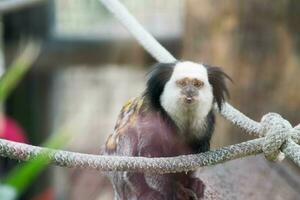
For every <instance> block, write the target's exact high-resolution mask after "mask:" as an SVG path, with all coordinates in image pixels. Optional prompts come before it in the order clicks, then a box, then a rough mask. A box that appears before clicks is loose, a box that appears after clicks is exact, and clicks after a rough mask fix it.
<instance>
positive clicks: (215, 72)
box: [204, 65, 232, 110]
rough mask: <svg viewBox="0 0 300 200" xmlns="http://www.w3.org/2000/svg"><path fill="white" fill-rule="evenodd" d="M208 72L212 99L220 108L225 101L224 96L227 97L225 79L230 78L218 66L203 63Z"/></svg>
mask: <svg viewBox="0 0 300 200" xmlns="http://www.w3.org/2000/svg"><path fill="white" fill-rule="evenodd" d="M204 66H205V67H206V69H207V73H208V81H209V83H210V84H211V85H212V88H213V95H214V101H215V102H216V103H217V105H218V108H219V109H220V110H221V108H222V104H223V103H224V102H225V98H226V97H229V92H228V89H227V86H226V82H225V79H226V78H227V79H229V80H230V81H232V80H231V78H230V77H229V76H228V75H227V74H226V73H225V72H223V71H222V69H221V68H220V67H215V66H209V65H204Z"/></svg>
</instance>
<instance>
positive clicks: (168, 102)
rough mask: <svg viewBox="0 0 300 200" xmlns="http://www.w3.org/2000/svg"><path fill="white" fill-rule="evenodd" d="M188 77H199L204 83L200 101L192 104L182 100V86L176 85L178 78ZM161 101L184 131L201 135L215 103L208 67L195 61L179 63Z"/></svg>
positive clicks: (200, 92)
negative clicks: (184, 102) (189, 104)
mask: <svg viewBox="0 0 300 200" xmlns="http://www.w3.org/2000/svg"><path fill="white" fill-rule="evenodd" d="M186 77H187V78H197V79H199V80H201V81H203V83H204V85H203V87H202V88H201V89H200V90H199V101H198V102H197V103H196V104H193V105H191V106H187V105H186V104H183V103H182V101H180V97H181V94H180V88H179V87H178V86H177V85H176V81H177V80H179V79H183V78H186ZM160 102H161V105H162V107H163V108H164V109H165V111H166V112H167V113H168V114H169V115H170V117H171V118H172V119H173V120H174V121H175V123H176V125H177V126H178V127H179V128H180V129H181V130H182V132H184V131H186V130H189V131H192V134H195V135H196V136H198V137H201V135H199V133H200V132H201V129H202V128H205V125H206V124H205V122H206V117H207V115H208V113H209V112H210V110H211V109H212V104H213V93H212V86H211V85H210V84H209V81H208V75H207V70H206V68H205V67H204V66H203V65H201V64H197V63H193V62H179V63H177V64H176V66H175V68H174V71H173V74H172V75H171V78H170V80H169V81H168V82H167V83H166V85H165V87H164V90H163V93H162V95H161V97H160ZM197 134H198V135H197Z"/></svg>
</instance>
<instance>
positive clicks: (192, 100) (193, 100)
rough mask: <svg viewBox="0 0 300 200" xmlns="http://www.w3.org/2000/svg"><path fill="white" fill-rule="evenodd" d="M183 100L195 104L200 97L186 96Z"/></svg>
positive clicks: (188, 103) (185, 102) (187, 103)
mask: <svg viewBox="0 0 300 200" xmlns="http://www.w3.org/2000/svg"><path fill="white" fill-rule="evenodd" d="M182 101H183V103H184V104H185V105H194V104H195V103H197V101H198V99H197V98H196V97H190V96H184V97H183V98H182Z"/></svg>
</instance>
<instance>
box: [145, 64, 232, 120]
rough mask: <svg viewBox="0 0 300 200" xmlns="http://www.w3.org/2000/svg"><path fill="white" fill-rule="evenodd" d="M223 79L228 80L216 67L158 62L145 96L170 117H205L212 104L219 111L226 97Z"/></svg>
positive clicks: (226, 91)
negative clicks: (185, 113)
mask: <svg viewBox="0 0 300 200" xmlns="http://www.w3.org/2000/svg"><path fill="white" fill-rule="evenodd" d="M225 78H229V77H228V76H227V75H226V74H225V73H224V72H223V71H222V70H221V69H220V68H219V67H211V66H207V65H202V64H197V63H193V62H187V61H184V62H180V61H179V62H176V63H160V64H158V65H157V66H155V67H154V69H153V71H151V72H150V74H149V79H148V82H147V90H146V94H147V95H148V96H149V97H150V100H151V102H152V104H153V106H154V107H155V108H158V109H164V110H165V111H166V112H167V113H168V114H169V115H171V116H173V115H180V114H182V111H184V110H185V111H186V110H191V111H197V112H198V113H199V112H200V113H201V115H202V117H206V116H207V114H208V113H209V111H210V110H211V109H212V107H213V104H214V103H217V105H218V107H219V109H221V107H222V104H223V102H224V100H225V97H226V95H228V90H227V87H226V84H225Z"/></svg>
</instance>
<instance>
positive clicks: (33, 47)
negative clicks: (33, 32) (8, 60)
mask: <svg viewBox="0 0 300 200" xmlns="http://www.w3.org/2000/svg"><path fill="white" fill-rule="evenodd" d="M39 50H40V46H39V45H37V44H35V43H29V44H28V45H27V46H26V48H25V49H24V51H23V52H22V53H21V55H20V56H19V57H18V58H17V59H16V60H15V61H14V62H13V63H12V65H11V66H10V67H8V69H7V71H6V73H5V74H4V75H3V76H2V77H1V79H0V104H1V103H3V102H4V101H5V99H6V98H7V96H8V95H9V94H10V93H11V91H12V90H13V89H14V88H15V87H16V86H17V84H18V83H19V82H20V80H21V79H22V78H23V77H24V75H25V73H26V72H27V71H28V70H29V68H30V67H31V66H32V64H33V63H34V61H35V60H36V58H37V56H38V53H39Z"/></svg>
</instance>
